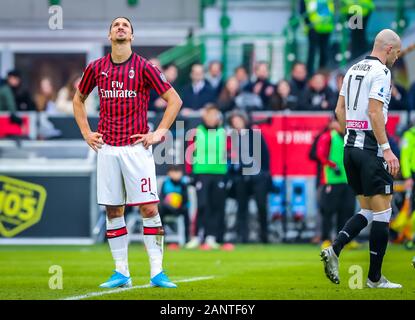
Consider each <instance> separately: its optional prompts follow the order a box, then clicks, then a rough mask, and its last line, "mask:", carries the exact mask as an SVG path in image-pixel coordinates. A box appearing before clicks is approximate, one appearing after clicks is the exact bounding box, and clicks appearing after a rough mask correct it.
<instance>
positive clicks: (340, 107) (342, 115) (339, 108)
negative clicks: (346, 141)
mask: <svg viewBox="0 0 415 320" xmlns="http://www.w3.org/2000/svg"><path fill="white" fill-rule="evenodd" d="M335 112H336V117H337V121H339V124H340V128H341V130H342V132H343V133H344V132H345V131H346V108H345V103H344V96H342V95H339V99H338V100H337V105H336V110H335Z"/></svg>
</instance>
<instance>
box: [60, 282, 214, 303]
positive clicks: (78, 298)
mask: <svg viewBox="0 0 415 320" xmlns="http://www.w3.org/2000/svg"><path fill="white" fill-rule="evenodd" d="M213 278H214V276H206V277H195V278H188V279H182V280H176V281H174V282H193V281H202V280H210V279H213ZM144 288H150V284H145V285H141V286H133V287H131V288H118V289H113V290H106V291H98V292H91V293H87V294H84V295H80V296H72V297H67V298H63V299H61V300H82V299H87V298H92V297H99V296H103V295H106V294H113V293H119V292H123V291H128V290H133V289H144ZM103 290H105V289H103Z"/></svg>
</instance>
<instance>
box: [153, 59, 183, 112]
mask: <svg viewBox="0 0 415 320" xmlns="http://www.w3.org/2000/svg"><path fill="white" fill-rule="evenodd" d="M163 73H164V75H165V76H166V80H167V81H168V82H170V84H171V85H172V86H173V87H174V86H176V80H177V77H178V70H177V66H176V65H175V64H169V65H167V66H166V67H165V68H163ZM151 99H152V100H151ZM150 100H151V103H152V105H151V106H152V109H153V111H156V112H164V110H165V109H166V107H167V102H166V100H164V99H163V98H162V97H160V96H159V95H158V94H157V92H156V91H155V90H154V89H151V91H150Z"/></svg>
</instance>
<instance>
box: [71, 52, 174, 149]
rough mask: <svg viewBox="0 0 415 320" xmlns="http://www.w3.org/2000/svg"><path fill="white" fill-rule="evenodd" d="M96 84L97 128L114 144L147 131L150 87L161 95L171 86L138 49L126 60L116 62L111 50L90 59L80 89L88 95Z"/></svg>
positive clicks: (121, 142) (107, 140)
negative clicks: (97, 104) (104, 54)
mask: <svg viewBox="0 0 415 320" xmlns="http://www.w3.org/2000/svg"><path fill="white" fill-rule="evenodd" d="M96 86H97V87H98V95H99V105H100V111H99V123H98V132H99V133H101V134H102V135H103V140H104V142H105V143H106V144H109V145H112V146H124V145H128V144H132V143H133V142H134V141H135V140H137V139H131V138H130V136H132V135H134V134H137V133H147V132H148V130H149V128H148V123H147V110H148V102H149V98H150V90H151V89H152V88H153V89H155V90H156V92H157V93H158V94H159V95H162V94H163V93H165V92H166V91H167V90H169V89H170V88H171V85H170V83H169V82H168V81H167V80H166V78H165V76H164V75H163V74H162V73H161V72H160V70H159V69H157V67H156V66H154V65H152V64H151V63H150V62H148V61H147V60H146V59H144V58H143V57H141V56H139V55H138V54H135V53H132V54H131V56H130V58H128V60H126V61H125V62H123V63H114V62H113V61H112V59H111V54H108V55H106V56H105V57H102V58H100V59H98V60H95V61H93V62H91V63H90V64H89V65H88V66H87V67H86V69H85V71H84V73H83V75H82V79H81V82H80V83H79V86H78V89H79V91H80V92H81V93H82V94H83V95H88V94H89V93H90V92H91V91H92V90H93V89H94V87H96Z"/></svg>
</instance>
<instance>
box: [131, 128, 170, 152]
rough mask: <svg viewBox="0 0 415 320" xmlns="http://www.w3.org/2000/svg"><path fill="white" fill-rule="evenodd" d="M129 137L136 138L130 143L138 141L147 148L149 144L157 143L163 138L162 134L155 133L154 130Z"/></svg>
mask: <svg viewBox="0 0 415 320" xmlns="http://www.w3.org/2000/svg"><path fill="white" fill-rule="evenodd" d="M130 138H132V139H134V138H138V139H137V140H136V141H135V142H134V143H133V144H132V145H136V144H138V143H142V144H143V147H144V148H146V149H148V148H149V147H150V146H151V145H153V144H156V143H159V142H161V141H162V140H163V136H162V135H160V134H157V133H156V132H148V133H144V134H142V133H137V134H134V135H132V136H131V137H130Z"/></svg>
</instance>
